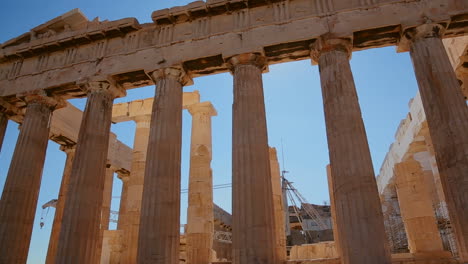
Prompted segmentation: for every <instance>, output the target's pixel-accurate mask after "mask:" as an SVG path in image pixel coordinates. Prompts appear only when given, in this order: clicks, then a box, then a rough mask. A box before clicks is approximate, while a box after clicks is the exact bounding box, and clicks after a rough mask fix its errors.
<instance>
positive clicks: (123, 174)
mask: <svg viewBox="0 0 468 264" xmlns="http://www.w3.org/2000/svg"><path fill="white" fill-rule="evenodd" d="M116 173H117V178H119V179H120V180H121V181H122V182H128V181H129V180H130V172H129V171H127V170H125V169H121V170H118V171H116Z"/></svg>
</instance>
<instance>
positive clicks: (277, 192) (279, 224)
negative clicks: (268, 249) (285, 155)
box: [269, 148, 286, 263]
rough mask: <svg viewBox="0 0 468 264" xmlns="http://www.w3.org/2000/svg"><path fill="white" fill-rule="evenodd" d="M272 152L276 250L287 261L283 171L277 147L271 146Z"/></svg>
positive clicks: (281, 259) (271, 167)
mask: <svg viewBox="0 0 468 264" xmlns="http://www.w3.org/2000/svg"><path fill="white" fill-rule="evenodd" d="M269 154H270V170H271V188H272V194H273V210H274V212H275V229H276V234H277V236H276V250H277V253H276V254H277V256H278V261H280V263H283V262H284V261H286V232H285V230H284V229H285V227H286V225H285V222H284V221H285V217H284V203H283V199H286V197H283V188H282V187H281V183H282V180H281V172H280V166H279V162H278V156H277V154H276V148H269Z"/></svg>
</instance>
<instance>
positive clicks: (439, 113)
mask: <svg viewBox="0 0 468 264" xmlns="http://www.w3.org/2000/svg"><path fill="white" fill-rule="evenodd" d="M443 32H444V28H443V27H442V26H441V25H437V24H425V25H421V26H419V27H416V28H413V29H409V30H407V31H406V32H405V34H404V36H405V38H403V40H405V41H407V42H409V44H408V45H409V50H410V54H411V59H412V61H413V66H414V70H415V73H416V79H417V81H418V85H419V91H420V93H421V99H422V103H423V107H424V112H425V113H426V119H427V124H428V127H429V133H430V135H431V138H432V143H433V146H434V150H435V153H436V160H437V165H438V169H439V174H440V178H441V181H442V187H443V189H444V193H445V195H446V201H447V206H448V211H449V215H450V220H451V224H452V226H453V229H454V231H455V236H456V238H457V245H458V250H459V254H460V257H461V259H462V260H463V261H468V224H467V223H468V180H467V171H468V152H467V149H468V133H467V131H468V107H467V105H466V101H465V99H464V97H463V94H462V91H461V89H460V84H459V82H458V80H457V77H456V75H455V72H454V70H453V68H452V65H451V64H450V60H449V58H448V56H447V53H446V51H445V48H444V45H443V43H442V39H441V36H442V35H443Z"/></svg>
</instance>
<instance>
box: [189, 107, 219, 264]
mask: <svg viewBox="0 0 468 264" xmlns="http://www.w3.org/2000/svg"><path fill="white" fill-rule="evenodd" d="M188 110H189V112H190V114H191V115H192V138H191V142H190V172H189V174H190V176H189V192H188V208H187V226H186V234H185V237H186V240H187V246H186V251H187V263H188V264H205V263H210V262H211V260H212V257H214V256H213V254H212V250H213V233H214V226H213V224H214V216H213V177H212V171H211V158H212V148H211V141H212V140H211V117H212V116H215V115H217V113H216V110H215V109H214V107H213V105H212V104H211V103H210V102H203V103H198V104H193V105H190V106H189V107H188Z"/></svg>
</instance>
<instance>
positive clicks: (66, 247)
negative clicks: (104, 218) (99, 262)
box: [55, 81, 125, 264]
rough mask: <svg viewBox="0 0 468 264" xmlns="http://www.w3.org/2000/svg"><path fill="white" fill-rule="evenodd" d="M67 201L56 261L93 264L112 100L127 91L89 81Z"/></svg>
mask: <svg viewBox="0 0 468 264" xmlns="http://www.w3.org/2000/svg"><path fill="white" fill-rule="evenodd" d="M85 88H86V89H87V92H88V100H87V102H86V107H85V111H84V114H83V119H82V121H81V126H80V132H79V134H78V144H77V146H76V154H75V160H74V162H73V165H72V172H71V175H70V185H69V189H68V195H67V196H68V197H67V199H66V201H65V207H64V213H63V220H62V228H61V230H60V235H59V246H58V250H57V257H56V260H55V263H57V264H58V263H71V264H72V263H77V264H78V263H93V262H94V260H95V259H97V257H98V254H99V253H100V252H99V250H98V249H99V239H100V232H99V230H100V221H101V207H102V200H103V189H104V182H105V170H106V160H107V153H108V152H107V151H108V147H109V132H110V125H111V117H112V103H113V100H114V98H115V97H117V96H123V95H124V94H125V91H123V90H120V89H118V88H116V87H113V86H111V85H110V84H109V83H108V82H104V81H102V82H90V83H88V84H86V85H85Z"/></svg>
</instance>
